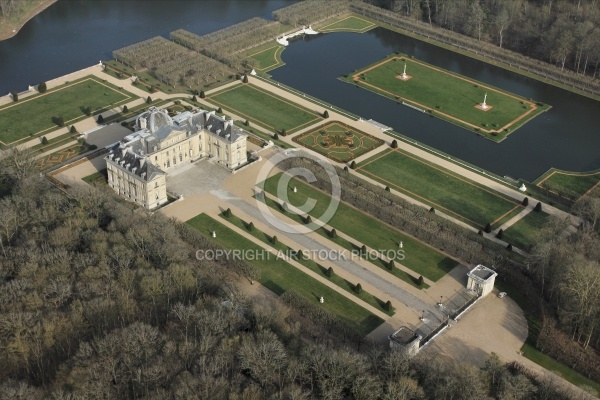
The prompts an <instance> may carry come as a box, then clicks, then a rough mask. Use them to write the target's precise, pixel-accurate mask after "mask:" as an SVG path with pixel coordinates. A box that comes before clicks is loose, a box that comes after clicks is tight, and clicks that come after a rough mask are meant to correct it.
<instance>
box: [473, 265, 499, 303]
mask: <svg viewBox="0 0 600 400" xmlns="http://www.w3.org/2000/svg"><path fill="white" fill-rule="evenodd" d="M497 275H498V273H496V271H494V270H492V269H490V268H488V267H486V266H483V265H481V264H479V265H478V266H476V267H475V268H473V269H472V270H471V271H469V272H468V273H467V277H468V280H467V289H468V290H472V291H474V292H475V293H477V294H478V295H479V296H480V297H483V296H485V295H487V294H488V293H490V292H491V291H492V290H493V289H494V282H495V280H496V276H497Z"/></svg>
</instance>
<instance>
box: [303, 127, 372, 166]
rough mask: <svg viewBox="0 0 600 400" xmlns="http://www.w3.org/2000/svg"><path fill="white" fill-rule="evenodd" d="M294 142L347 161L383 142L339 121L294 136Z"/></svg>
mask: <svg viewBox="0 0 600 400" xmlns="http://www.w3.org/2000/svg"><path fill="white" fill-rule="evenodd" d="M293 140H294V142H296V143H299V144H301V145H303V146H304V147H308V148H309V149H311V150H314V151H316V152H317V153H320V154H323V155H324V156H327V157H329V158H331V159H332V160H334V161H338V162H342V163H345V162H348V161H350V160H352V159H354V158H356V157H359V156H361V155H363V154H365V153H367V152H369V151H371V150H373V149H376V148H377V147H379V146H381V145H382V144H383V143H384V142H383V140H381V139H378V138H376V137H374V136H371V135H368V134H366V133H364V132H361V131H359V130H357V129H354V128H352V127H350V126H348V125H346V124H343V123H341V122H337V121H335V122H330V123H328V124H325V125H321V126H318V127H316V128H315V129H312V130H310V131H308V132H306V133H303V134H301V135H299V136H296V137H294V139H293Z"/></svg>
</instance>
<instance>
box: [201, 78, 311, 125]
mask: <svg viewBox="0 0 600 400" xmlns="http://www.w3.org/2000/svg"><path fill="white" fill-rule="evenodd" d="M207 100H208V101H209V102H211V103H215V104H217V105H218V106H220V107H222V108H224V109H225V111H231V112H232V113H234V114H237V115H239V116H241V117H243V118H246V119H248V120H250V123H251V124H252V123H256V124H258V125H260V126H262V127H264V128H266V129H268V130H270V131H272V132H275V133H277V132H281V130H282V129H285V130H286V132H287V133H293V132H295V131H297V130H299V129H302V128H304V127H306V126H308V125H310V124H311V123H315V122H318V121H320V120H322V119H323V118H322V117H321V115H319V114H318V113H316V112H314V111H311V110H308V109H306V108H304V107H301V106H299V105H297V104H294V103H292V102H290V101H289V100H286V99H284V98H282V97H279V96H276V95H274V94H272V93H269V92H267V91H265V90H263V89H260V88H258V87H256V86H253V85H249V84H244V85H237V86H235V87H233V88H229V89H225V90H223V91H221V92H218V93H216V94H213V95H211V96H210V97H207Z"/></svg>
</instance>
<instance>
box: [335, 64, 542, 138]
mask: <svg viewBox="0 0 600 400" xmlns="http://www.w3.org/2000/svg"><path fill="white" fill-rule="evenodd" d="M342 80H344V81H346V82H349V83H352V84H354V85H357V86H359V87H362V88H365V89H368V90H371V91H373V92H375V93H378V94H381V95H383V96H386V97H388V98H390V99H392V100H394V101H396V102H398V103H399V104H402V105H406V106H408V107H411V108H413V109H415V110H416V111H420V112H424V113H428V114H430V115H433V116H436V117H438V118H441V119H444V120H446V121H448V122H451V123H453V124H456V125H459V126H462V127H464V128H467V129H469V130H472V131H475V132H477V133H480V134H482V135H483V136H484V137H486V138H488V139H492V140H494V141H500V140H502V139H504V138H505V137H506V136H508V135H509V134H510V133H511V132H513V131H514V130H515V129H516V128H518V127H519V126H521V125H523V124H525V123H526V122H527V121H529V120H531V119H532V118H533V117H535V116H536V115H538V114H540V113H541V112H543V111H547V110H548V109H550V106H548V105H547V104H543V103H540V102H534V101H533V100H530V99H525V98H523V97H520V96H518V95H516V94H512V93H509V92H506V91H503V90H501V89H498V88H495V87H492V86H490V85H486V84H483V83H481V82H478V81H475V80H473V79H470V78H467V77H465V76H462V75H459V74H456V73H454V72H450V71H446V70H444V69H441V68H439V67H436V66H434V65H431V64H427V63H425V62H422V61H419V60H416V59H414V58H412V57H409V56H405V55H392V56H388V57H387V58H385V59H384V60H381V61H378V62H377V63H375V64H373V65H369V66H367V67H365V68H362V69H359V70H357V71H354V72H353V73H352V74H348V75H344V77H343V78H342Z"/></svg>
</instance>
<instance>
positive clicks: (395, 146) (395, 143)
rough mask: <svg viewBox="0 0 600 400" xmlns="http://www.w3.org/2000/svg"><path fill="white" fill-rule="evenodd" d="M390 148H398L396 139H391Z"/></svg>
mask: <svg viewBox="0 0 600 400" xmlns="http://www.w3.org/2000/svg"><path fill="white" fill-rule="evenodd" d="M391 148H392V149H397V148H398V141H397V140H396V139H394V140H392V145H391Z"/></svg>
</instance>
